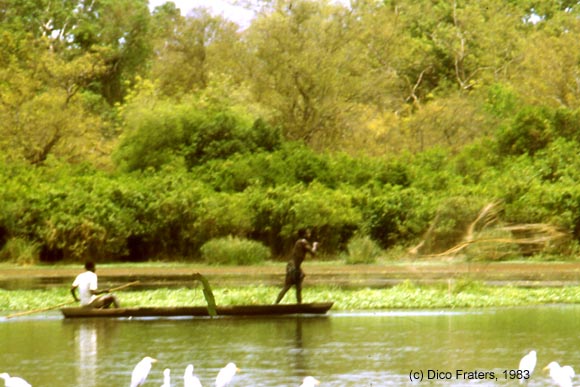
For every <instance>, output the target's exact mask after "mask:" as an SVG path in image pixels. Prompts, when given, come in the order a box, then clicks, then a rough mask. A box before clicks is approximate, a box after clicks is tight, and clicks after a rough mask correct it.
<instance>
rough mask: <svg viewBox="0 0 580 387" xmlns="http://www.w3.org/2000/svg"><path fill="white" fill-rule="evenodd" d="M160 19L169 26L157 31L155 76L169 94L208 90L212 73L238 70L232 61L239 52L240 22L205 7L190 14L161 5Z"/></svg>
mask: <svg viewBox="0 0 580 387" xmlns="http://www.w3.org/2000/svg"><path fill="white" fill-rule="evenodd" d="M154 18H155V21H156V23H157V22H159V25H161V26H163V25H166V26H168V27H169V28H159V29H157V31H156V40H155V46H156V47H155V52H156V58H155V61H154V63H153V66H152V77H153V79H155V80H156V81H158V82H159V87H160V91H161V93H162V94H164V95H168V96H183V95H185V94H191V93H197V92H199V91H201V90H204V89H206V88H207V87H208V85H209V84H210V81H211V78H212V76H218V75H220V74H235V73H237V72H236V71H235V70H236V69H234V68H231V67H232V61H233V60H234V58H235V57H236V56H239V55H237V54H239V36H238V32H237V29H238V26H237V25H236V24H235V23H233V22H231V21H228V20H226V19H224V18H223V17H221V16H213V15H211V14H210V13H209V11H208V10H207V9H205V8H195V9H193V10H192V11H191V12H190V13H189V14H188V16H187V17H183V16H181V15H179V14H176V13H175V11H174V10H172V9H171V8H170V7H165V8H160V9H157V10H156V12H155V15H154Z"/></svg>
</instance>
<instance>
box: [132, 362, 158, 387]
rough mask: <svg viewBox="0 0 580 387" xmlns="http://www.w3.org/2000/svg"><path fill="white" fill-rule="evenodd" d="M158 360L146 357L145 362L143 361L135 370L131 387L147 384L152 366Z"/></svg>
mask: <svg viewBox="0 0 580 387" xmlns="http://www.w3.org/2000/svg"><path fill="white" fill-rule="evenodd" d="M156 361H157V360H155V359H153V358H151V357H149V356H145V357H144V358H143V360H141V361H140V362H139V363H137V365H136V366H135V368H134V369H133V373H132V374H131V387H139V386H142V385H143V383H145V380H147V376H148V375H149V371H151V366H152V365H153V363H155V362H156Z"/></svg>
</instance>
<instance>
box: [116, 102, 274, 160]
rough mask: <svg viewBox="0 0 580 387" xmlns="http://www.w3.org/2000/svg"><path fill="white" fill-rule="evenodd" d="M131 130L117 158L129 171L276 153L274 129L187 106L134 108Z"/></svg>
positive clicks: (128, 118)
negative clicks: (175, 161)
mask: <svg viewBox="0 0 580 387" xmlns="http://www.w3.org/2000/svg"><path fill="white" fill-rule="evenodd" d="M125 115H126V121H127V125H128V126H129V128H130V130H129V131H128V132H127V133H125V135H124V137H123V139H122V141H121V143H120V146H119V149H118V150H117V152H116V155H115V158H116V160H117V163H118V164H119V165H120V166H121V168H122V169H124V170H127V171H134V170H144V169H146V168H154V169H159V168H161V166H163V165H165V164H168V163H170V162H171V161H172V160H173V159H175V158H183V160H185V165H186V166H187V167H188V168H193V167H196V166H198V165H201V164H205V163H207V162H209V161H211V160H214V159H222V160H223V159H227V158H229V157H232V156H234V155H237V154H247V153H249V152H255V151H259V150H274V149H276V148H277V147H278V146H279V142H280V137H279V134H278V132H277V131H276V129H273V128H271V127H269V126H268V125H266V124H264V122H263V121H261V120H256V121H255V122H254V123H253V124H248V122H247V120H246V119H245V117H242V116H241V115H237V114H235V113H232V112H228V111H212V110H201V109H196V108H195V107H194V106H192V105H191V104H188V103H182V104H173V103H161V104H159V105H158V106H155V107H153V108H151V109H148V110H143V109H142V108H141V107H139V106H136V107H134V108H129V109H127V111H126V112H125Z"/></svg>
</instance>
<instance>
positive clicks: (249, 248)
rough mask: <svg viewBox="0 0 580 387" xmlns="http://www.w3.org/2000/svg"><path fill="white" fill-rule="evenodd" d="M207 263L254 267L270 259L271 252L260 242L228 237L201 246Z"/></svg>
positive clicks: (212, 240) (202, 254)
mask: <svg viewBox="0 0 580 387" xmlns="http://www.w3.org/2000/svg"><path fill="white" fill-rule="evenodd" d="M201 256H202V258H203V260H204V261H205V262H206V263H209V264H221V265H253V264H259V263H263V262H264V261H266V260H267V259H268V258H270V250H269V249H268V248H267V247H266V246H264V245H262V244H261V243H259V242H256V241H252V240H248V239H243V238H238V237H233V236H231V235H230V236H227V237H225V238H216V239H211V240H209V241H207V242H206V243H205V244H204V245H203V246H201Z"/></svg>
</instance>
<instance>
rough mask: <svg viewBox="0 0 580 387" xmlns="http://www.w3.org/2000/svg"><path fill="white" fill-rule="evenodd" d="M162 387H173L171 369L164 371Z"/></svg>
mask: <svg viewBox="0 0 580 387" xmlns="http://www.w3.org/2000/svg"><path fill="white" fill-rule="evenodd" d="M161 387H171V370H170V369H169V368H166V369H164V370H163V384H162V385H161Z"/></svg>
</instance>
